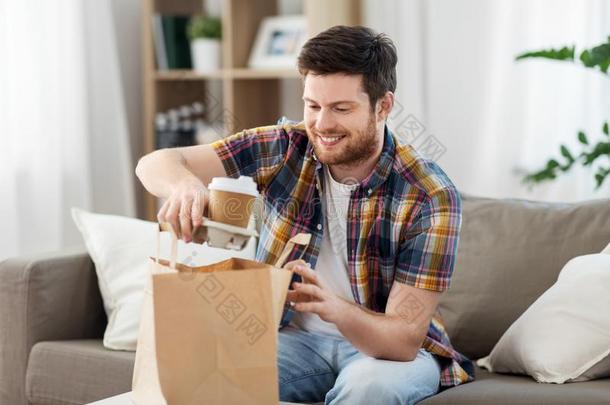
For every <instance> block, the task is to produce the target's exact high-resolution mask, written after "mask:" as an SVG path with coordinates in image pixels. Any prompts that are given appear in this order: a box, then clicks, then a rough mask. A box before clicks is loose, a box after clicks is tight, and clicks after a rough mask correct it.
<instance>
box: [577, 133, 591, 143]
mask: <svg viewBox="0 0 610 405" xmlns="http://www.w3.org/2000/svg"><path fill="white" fill-rule="evenodd" d="M578 140H579V141H580V143H582V144H583V145H588V144H589V141H588V140H587V135H585V133H584V132H582V131H580V132H579V133H578Z"/></svg>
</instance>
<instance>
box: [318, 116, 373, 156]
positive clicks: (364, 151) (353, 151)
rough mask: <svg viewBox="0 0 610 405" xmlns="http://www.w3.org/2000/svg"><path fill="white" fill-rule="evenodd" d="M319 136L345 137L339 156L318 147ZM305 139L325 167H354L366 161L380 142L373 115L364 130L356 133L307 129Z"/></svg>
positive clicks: (339, 130) (337, 129) (338, 129)
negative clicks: (321, 131) (322, 131)
mask: <svg viewBox="0 0 610 405" xmlns="http://www.w3.org/2000/svg"><path fill="white" fill-rule="evenodd" d="M319 135H331V136H332V135H346V137H345V139H344V140H343V141H345V142H347V143H346V145H344V146H343V150H342V151H341V153H340V154H335V153H327V152H325V151H324V150H322V149H321V148H319V147H318V144H317V143H318V142H319ZM307 137H308V138H309V142H311V144H312V145H313V149H314V152H315V153H316V157H317V159H318V160H319V161H320V162H321V163H324V164H327V165H337V166H355V165H357V164H359V163H362V162H365V161H367V160H368V159H369V158H370V157H371V156H373V155H374V154H375V153H376V152H377V150H378V145H379V142H380V140H379V139H378V137H377V129H376V125H375V115H374V114H370V115H369V119H368V121H367V124H366V129H364V130H357V131H347V130H345V129H342V128H336V129H335V130H333V131H327V132H326V133H320V132H317V131H315V130H314V129H309V128H307Z"/></svg>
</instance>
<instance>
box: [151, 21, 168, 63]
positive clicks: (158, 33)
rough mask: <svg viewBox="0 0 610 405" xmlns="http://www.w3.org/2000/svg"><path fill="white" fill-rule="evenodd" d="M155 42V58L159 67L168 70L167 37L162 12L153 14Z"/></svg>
mask: <svg viewBox="0 0 610 405" xmlns="http://www.w3.org/2000/svg"><path fill="white" fill-rule="evenodd" d="M152 24H153V42H154V45H155V59H156V61H157V69H159V70H166V69H168V65H167V52H166V50H165V37H164V35H163V22H162V21H161V14H158V13H157V14H155V15H154V16H153V21H152Z"/></svg>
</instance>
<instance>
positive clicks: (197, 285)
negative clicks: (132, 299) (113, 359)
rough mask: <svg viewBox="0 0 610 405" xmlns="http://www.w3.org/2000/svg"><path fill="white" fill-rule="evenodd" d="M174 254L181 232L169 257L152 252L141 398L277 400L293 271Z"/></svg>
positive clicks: (139, 355) (139, 373) (140, 349)
mask: <svg viewBox="0 0 610 405" xmlns="http://www.w3.org/2000/svg"><path fill="white" fill-rule="evenodd" d="M293 246H294V244H292V245H290V244H289V245H287V246H286V248H287V249H288V248H290V249H291V248H292V247H293ZM286 256H287V255H286V254H282V255H281V258H284V259H285V257H286ZM175 257H176V246H175V238H174V241H173V244H172V260H171V261H170V262H167V261H164V260H160V259H158V258H157V259H151V260H150V267H151V279H150V281H149V283H148V287H147V289H146V292H145V299H144V303H143V311H142V317H141V321H140V331H139V337H138V345H137V350H136V361H135V369H134V375H133V382H132V391H133V399H134V401H135V402H136V404H138V405H157V404H159V405H186V404H188V405H194V404H277V403H278V401H279V399H278V396H279V390H278V375H277V374H278V372H277V359H276V353H277V333H278V326H279V323H280V319H281V316H282V310H283V304H284V301H285V298H286V293H287V291H288V287H289V283H290V280H291V277H292V272H290V271H288V270H284V269H280V268H277V267H274V266H271V265H267V264H263V263H259V262H256V261H252V260H245V259H229V260H225V261H222V262H220V263H216V264H212V265H208V266H201V267H189V266H186V265H182V264H176V263H175ZM281 264H283V263H281ZM278 267H279V264H278Z"/></svg>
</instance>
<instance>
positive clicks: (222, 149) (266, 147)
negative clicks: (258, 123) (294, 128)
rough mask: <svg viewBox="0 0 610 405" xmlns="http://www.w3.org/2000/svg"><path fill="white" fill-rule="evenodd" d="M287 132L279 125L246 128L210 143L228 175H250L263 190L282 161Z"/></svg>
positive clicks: (286, 142) (286, 143) (286, 147)
mask: <svg viewBox="0 0 610 405" xmlns="http://www.w3.org/2000/svg"><path fill="white" fill-rule="evenodd" d="M288 142H289V139H288V134H287V132H286V130H285V129H284V128H283V127H282V126H275V125H274V126H267V127H258V128H253V129H246V130H244V131H241V132H238V133H236V134H234V135H230V136H228V137H226V138H224V139H220V140H218V141H216V142H214V143H212V144H211V146H212V148H213V149H214V151H215V152H216V154H217V155H218V157H219V158H220V161H221V162H222V164H223V166H224V168H225V171H226V172H227V176H229V177H234V178H237V177H239V176H251V177H252V178H253V179H254V181H255V182H256V184H258V187H259V190H262V189H264V188H265V187H266V186H267V185H268V183H269V181H270V180H271V179H272V178H273V175H274V174H275V173H276V171H277V169H279V167H280V166H281V165H282V164H283V162H284V158H285V155H286V150H287V149H288Z"/></svg>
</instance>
